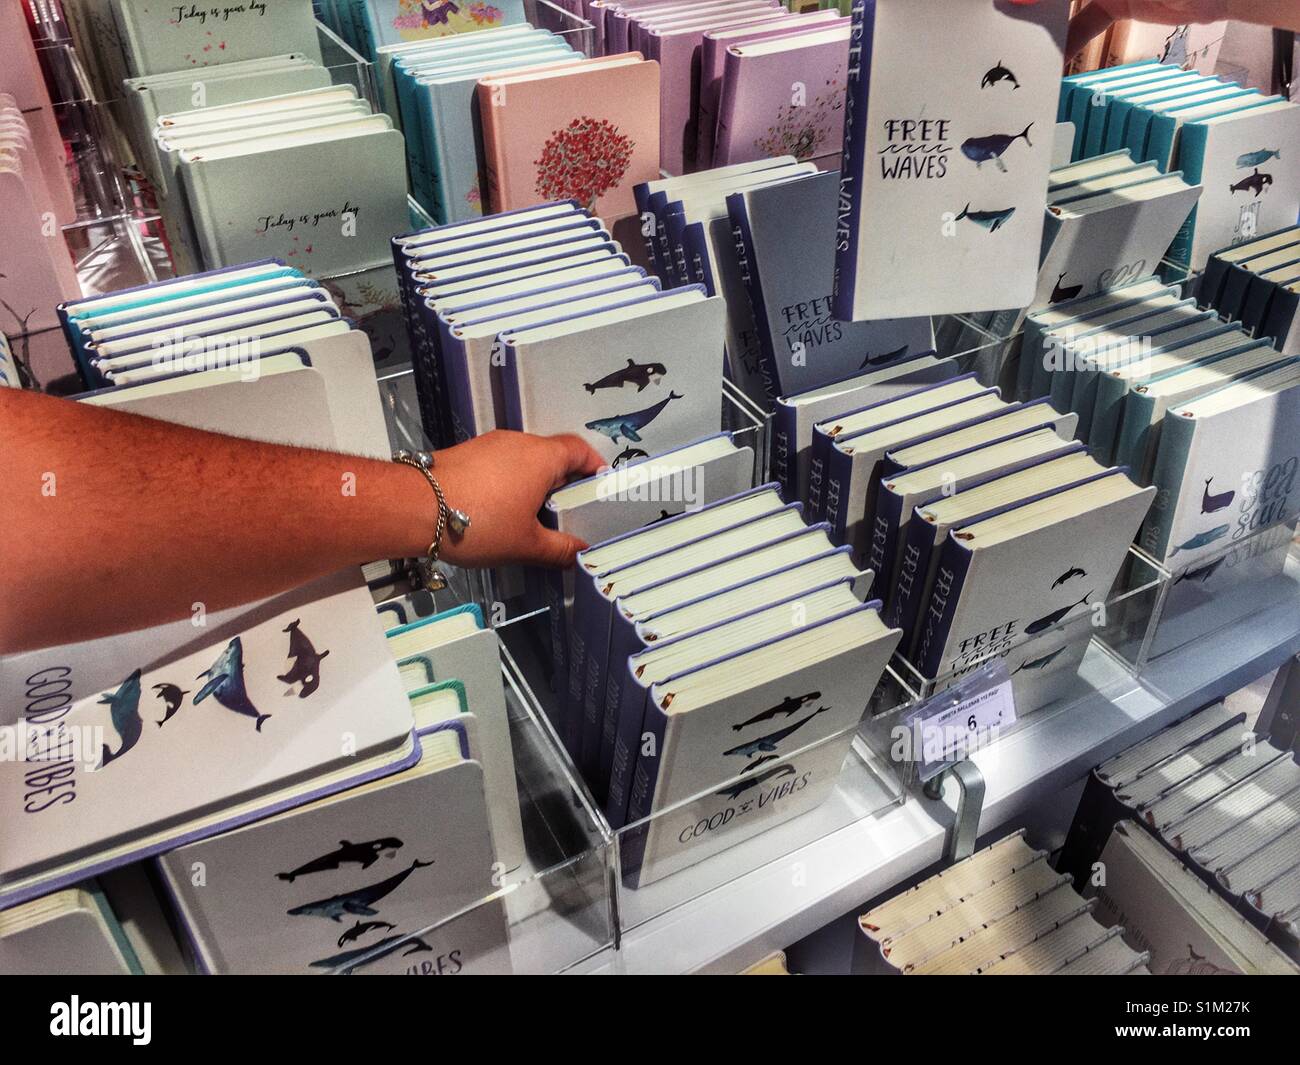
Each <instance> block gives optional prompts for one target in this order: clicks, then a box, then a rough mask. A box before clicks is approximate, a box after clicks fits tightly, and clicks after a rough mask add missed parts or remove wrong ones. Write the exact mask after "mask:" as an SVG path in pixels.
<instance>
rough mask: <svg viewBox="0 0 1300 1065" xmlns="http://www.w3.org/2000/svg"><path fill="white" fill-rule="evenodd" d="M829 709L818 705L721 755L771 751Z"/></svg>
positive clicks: (742, 755)
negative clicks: (787, 722) (807, 712)
mask: <svg viewBox="0 0 1300 1065" xmlns="http://www.w3.org/2000/svg"><path fill="white" fill-rule="evenodd" d="M829 711H830V707H829V706H819V707H818V708H817V709H816V710H814V711H813V712H812V713H811V714H809V715H808V716H807V717H805V718H803V719H801V720H799V721H796V722H795V723H794V724H793V725H786V727H785V728H783V729H777V731H776V732H769V733H768V734H767V735H766V736H759V737H758V738H757V739H753V740H750V741H749V742H748V743H742V744H740V745H739V746H738V747H732V748H731V749H730V750H727V751H723V752H722V754H723V757H727V756H730V755H733V754H734V755H739V756H741V757H744V758H752V757H753V756H754V755H756V754H760V753H772V752H774V751H775V750H776V745H777V744H778V743H780V742H781V741H782V740H783V739H785V738H786V737H787V736H789V735H792V734H793V733H795V732H798V731H799V729H801V728H803V727H804V725H806V724H808V722H809V721H811V720H812V719H813V718H815V717H816V716H817V715H818V714H825V713H828V712H829Z"/></svg>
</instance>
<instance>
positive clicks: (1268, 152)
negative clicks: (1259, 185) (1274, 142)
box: [1237, 148, 1282, 169]
mask: <svg viewBox="0 0 1300 1065" xmlns="http://www.w3.org/2000/svg"><path fill="white" fill-rule="evenodd" d="M1281 158H1282V153H1281V152H1280V151H1278V150H1277V149H1276V148H1271V149H1270V148H1261V149H1260V150H1259V151H1257V152H1247V153H1246V154H1245V155H1239V156H1237V165H1238V166H1239V167H1242V168H1243V169H1244V168H1247V167H1257V166H1259V165H1260V163H1267V162H1268V161H1269V160H1270V159H1281Z"/></svg>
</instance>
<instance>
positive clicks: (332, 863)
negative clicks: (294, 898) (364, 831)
mask: <svg viewBox="0 0 1300 1065" xmlns="http://www.w3.org/2000/svg"><path fill="white" fill-rule="evenodd" d="M401 849H402V841H401V840H400V839H396V838H394V837H393V836H384V837H382V838H380V839H372V840H367V841H366V842H365V843H349V842H348V841H347V840H346V839H341V840H339V845H338V848H337V849H335V850H332V851H330V852H329V853H328V854H322V855H321V856H320V857H319V858H313V859H312V860H311V861H309V862H304V863H303V864H302V865H300V866H298V868H297V869H291V870H290V871H289V872H287V873H276V874H275V878H276V879H277V880H286V881H288V882H289V883H290V884H292V883H293V882H294V880H295V879H296V878H297V877H300V876H307V875H308V874H309V873H324V872H328V871H329V870H332V869H338V868H340V867H342V866H343V865H347V864H352V865H359V866H361V868H362V869H369V868H370V867H371V866H372V865H374V864H375V862H377V861H378V860H379V856H380V855H381V854H382V853H383V852H384V851H398V850H401Z"/></svg>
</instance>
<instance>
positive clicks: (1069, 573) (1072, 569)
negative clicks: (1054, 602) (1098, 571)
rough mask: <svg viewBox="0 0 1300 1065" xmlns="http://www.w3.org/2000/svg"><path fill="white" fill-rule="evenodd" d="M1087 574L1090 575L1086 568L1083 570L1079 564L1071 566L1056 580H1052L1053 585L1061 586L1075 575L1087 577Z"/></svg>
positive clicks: (1054, 586) (1055, 586)
mask: <svg viewBox="0 0 1300 1065" xmlns="http://www.w3.org/2000/svg"><path fill="white" fill-rule="evenodd" d="M1086 576H1088V574H1087V572H1086V571H1085V570H1081V569H1080V568H1079V567H1078V566H1071V567H1070V568H1069V569H1067V570H1066V571H1065V572H1064V573H1062V574H1061V575H1060V576H1059V577H1057V578H1056V580H1054V581H1052V587H1053V588H1059V587H1060V586H1061V585H1063V584H1064V583H1065V582H1066V581H1068V580H1071V579H1073V578H1075V577H1086Z"/></svg>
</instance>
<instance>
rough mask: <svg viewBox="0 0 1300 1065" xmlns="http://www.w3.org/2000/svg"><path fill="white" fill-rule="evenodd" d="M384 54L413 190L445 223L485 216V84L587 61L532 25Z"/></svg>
mask: <svg viewBox="0 0 1300 1065" xmlns="http://www.w3.org/2000/svg"><path fill="white" fill-rule="evenodd" d="M382 54H383V56H384V59H386V60H388V67H387V70H388V76H387V78H386V79H385V80H384V82H383V85H384V91H385V93H386V94H387V96H388V97H390V98H387V99H386V100H385V105H386V107H387V109H388V113H389V114H390V115H391V116H392V117H394V118H395V119H397V120H398V121H399V123H400V125H401V128H402V133H403V136H404V137H405V138H406V161H407V170H408V172H409V174H410V183H411V193H412V195H413V196H414V197H415V198H416V200H418V201H419V202H420V205H421V206H422V207H424V209H425V210H426V211H428V212H429V214H430V215H431V216H432V217H433V219H434V220H435V221H436V222H439V223H446V222H461V221H464V220H465V219H469V218H474V217H477V216H478V215H481V214H483V213H484V204H485V203H486V198H485V196H484V194H483V187H482V186H483V177H484V169H485V168H484V163H483V159H482V149H481V144H480V143H479V142H480V141H481V139H482V138H481V136H476V133H475V131H476V128H478V127H479V125H480V123H479V119H478V115H477V106H476V105H477V97H476V90H477V87H478V81H479V79H480V78H482V77H488V76H491V75H493V74H498V73H504V72H507V71H519V70H523V69H525V68H531V67H542V66H551V65H556V64H561V63H566V62H568V63H576V62H578V61H579V60H581V59H582V58H583V56H582V53H581V52H578V51H576V50H575V49H574V48H573V47H572V46H571V45H570V44H569V43H568V42H567V41H566V40H565V39H564V38H563V37H560V36H558V35H556V34H554V33H552V32H550V31H549V30H543V29H537V28H535V27H533V26H529V25H527V24H526V23H525V24H521V25H518V26H511V27H507V28H504V29H500V30H494V31H490V32H486V33H474V34H469V35H464V36H459V35H458V36H455V37H443V38H441V39H438V40H432V41H424V42H420V43H417V44H402V45H393V46H390V47H388V48H386V49H384V50H383V53H382Z"/></svg>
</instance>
